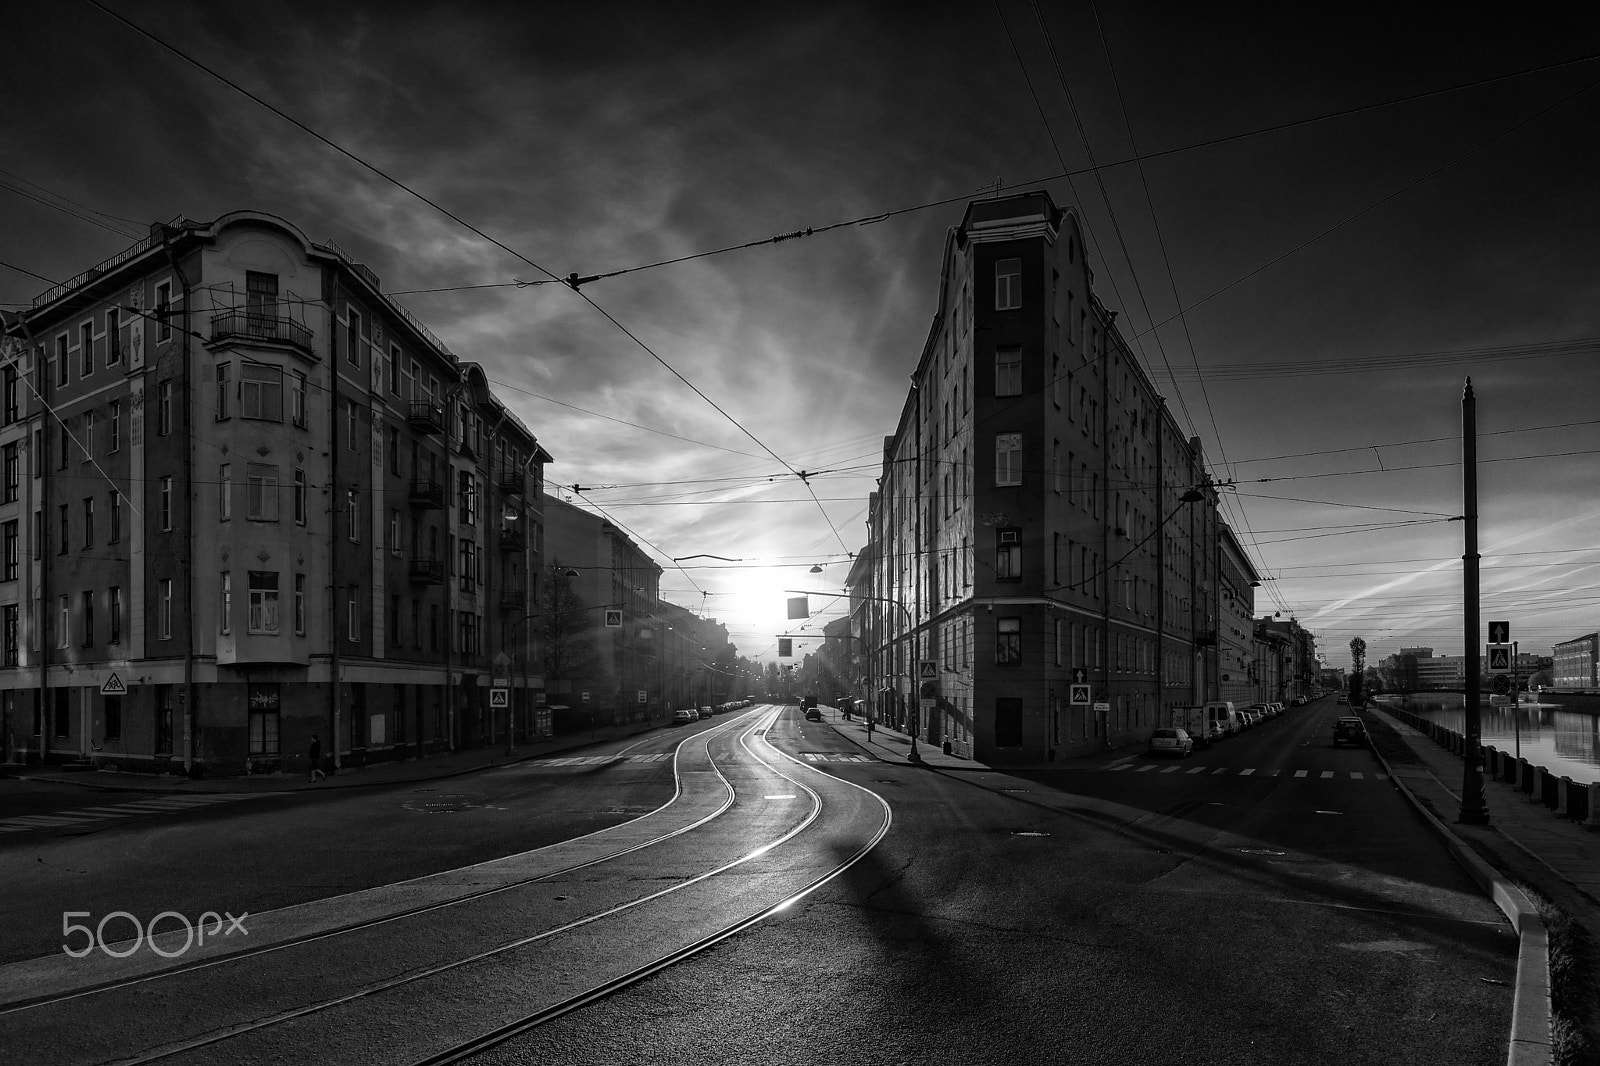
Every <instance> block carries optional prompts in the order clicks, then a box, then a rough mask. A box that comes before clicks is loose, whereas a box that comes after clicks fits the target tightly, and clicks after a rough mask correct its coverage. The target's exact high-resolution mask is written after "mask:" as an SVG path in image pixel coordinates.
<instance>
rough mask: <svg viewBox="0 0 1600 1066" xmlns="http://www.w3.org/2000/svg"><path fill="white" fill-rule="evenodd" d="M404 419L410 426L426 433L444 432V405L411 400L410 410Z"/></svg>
mask: <svg viewBox="0 0 1600 1066" xmlns="http://www.w3.org/2000/svg"><path fill="white" fill-rule="evenodd" d="M406 421H407V422H408V423H410V425H411V428H413V429H420V430H423V431H425V432H428V433H443V432H444V407H443V406H442V405H440V404H436V403H428V402H427V401H425V400H424V401H416V400H413V401H412V403H411V410H410V412H409V413H407V415H406Z"/></svg>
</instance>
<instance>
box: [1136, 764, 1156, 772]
mask: <svg viewBox="0 0 1600 1066" xmlns="http://www.w3.org/2000/svg"><path fill="white" fill-rule="evenodd" d="M1154 769H1155V767H1154V766H1149V765H1145V766H1140V767H1138V768H1137V769H1135V770H1134V773H1139V774H1147V773H1149V772H1150V771H1151V770H1154Z"/></svg>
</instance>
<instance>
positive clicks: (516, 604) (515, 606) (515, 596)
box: [500, 588, 528, 611]
mask: <svg viewBox="0 0 1600 1066" xmlns="http://www.w3.org/2000/svg"><path fill="white" fill-rule="evenodd" d="M500 609H501V610H503V611H526V610H527V609H528V590H527V589H525V588H503V589H501V590H500Z"/></svg>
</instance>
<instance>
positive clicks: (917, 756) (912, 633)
mask: <svg viewBox="0 0 1600 1066" xmlns="http://www.w3.org/2000/svg"><path fill="white" fill-rule="evenodd" d="M785 591H786V592H804V593H805V594H806V595H810V592H809V591H808V590H803V589H786V590H785ZM825 595H832V593H826V594H825ZM841 595H849V593H848V592H845V593H842V594H841ZM858 595H859V596H860V597H861V598H862V599H864V600H872V601H874V602H877V603H887V604H889V605H890V606H891V607H896V608H898V609H899V611H900V613H901V614H903V615H905V620H906V637H907V638H908V639H910V640H911V641H913V644H912V654H913V657H915V652H916V645H915V640H916V628H917V627H916V624H915V623H913V622H912V620H911V612H910V611H909V610H907V609H906V606H905V604H903V603H901V602H900V601H899V600H896V599H892V598H890V597H888V596H869V595H867V594H866V593H858ZM863 643H865V642H864V641H863ZM893 643H895V641H886V642H885V643H884V644H883V645H881V646H880V647H879V651H882V650H883V648H884V647H888V646H889V645H891V644H893ZM888 673H889V674H890V675H891V676H893V677H895V678H898V677H899V676H900V674H901V673H902V671H899V670H890V671H888ZM904 673H905V675H906V679H907V680H908V681H909V682H910V685H911V688H912V689H913V690H915V688H916V676H915V675H914V674H912V673H911V672H910V671H904ZM911 698H912V699H916V698H917V694H916V693H915V691H913V693H912V696H911ZM908 710H909V708H908ZM869 713H870V712H869ZM910 724H911V728H910V729H908V730H907V732H908V733H909V734H910V737H911V750H910V751H909V752H907V753H906V760H907V761H908V762H913V763H920V762H921V761H922V753H921V752H920V751H918V750H917V729H918V728H919V727H920V726H921V724H922V721H921V718H920V716H919V717H917V718H914V719H913V720H912V722H911V723H910Z"/></svg>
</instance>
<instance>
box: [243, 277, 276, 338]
mask: <svg viewBox="0 0 1600 1066" xmlns="http://www.w3.org/2000/svg"><path fill="white" fill-rule="evenodd" d="M244 301H245V302H244V313H245V328H246V329H247V330H249V331H250V332H251V333H254V334H256V335H257V336H261V337H272V336H276V335H277V318H278V275H276V274H266V273H263V272H261V271H259V270H247V271H245V272H244Z"/></svg>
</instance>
